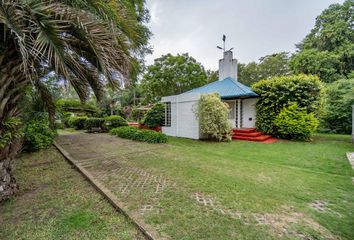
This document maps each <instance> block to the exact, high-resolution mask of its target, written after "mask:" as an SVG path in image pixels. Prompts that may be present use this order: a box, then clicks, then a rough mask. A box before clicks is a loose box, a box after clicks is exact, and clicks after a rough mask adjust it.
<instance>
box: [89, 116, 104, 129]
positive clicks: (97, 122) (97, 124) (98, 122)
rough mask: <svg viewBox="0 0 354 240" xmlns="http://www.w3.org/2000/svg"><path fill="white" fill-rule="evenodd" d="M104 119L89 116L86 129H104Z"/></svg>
mask: <svg viewBox="0 0 354 240" xmlns="http://www.w3.org/2000/svg"><path fill="white" fill-rule="evenodd" d="M104 121H105V120H104V119H103V118H87V119H86V121H85V129H87V130H91V129H92V128H101V129H102V130H103V124H104Z"/></svg>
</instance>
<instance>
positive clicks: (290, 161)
mask: <svg viewBox="0 0 354 240" xmlns="http://www.w3.org/2000/svg"><path fill="white" fill-rule="evenodd" d="M348 151H354V145H353V144H352V143H351V138H350V136H345V135H317V136H316V137H315V138H314V141H313V142H309V143H308V142H289V141H283V142H278V143H274V144H261V143H253V142H244V141H233V142H231V143H214V142H203V141H194V140H188V139H178V138H170V141H169V144H167V145H166V147H164V148H161V149H160V150H158V151H154V152H153V153H151V154H145V155H143V156H142V155H141V154H139V155H131V156H129V159H130V161H131V162H132V163H134V164H136V166H139V167H141V168H148V169H153V171H155V172H157V173H162V174H164V175H165V176H169V177H170V178H172V179H174V181H175V182H176V187H175V188H174V189H171V190H167V191H165V192H164V193H163V196H162V197H161V199H160V203H159V208H160V211H157V212H151V213H149V214H146V215H144V218H145V221H146V222H148V223H149V224H151V225H153V226H155V227H156V228H158V229H159V231H160V232H161V233H163V234H166V235H168V236H170V237H171V238H172V239H278V238H284V239H288V238H290V239H336V238H337V237H339V238H342V239H354V182H353V180H352V177H353V176H354V172H353V170H352V169H351V167H350V165H349V163H348V161H347V159H346V156H345V153H346V152H348ZM198 194H199V195H201V196H204V198H205V199H206V200H207V201H208V200H211V201H213V204H209V205H208V204H207V206H204V205H203V204H200V203H198V201H196V200H195V199H194V197H195V196H196V195H198ZM127 201H130V202H134V201H138V199H134V197H131V198H129V199H127ZM220 209H221V210H220ZM229 211H230V212H232V213H234V214H236V215H237V216H238V217H236V218H235V217H234V216H232V214H223V213H222V212H229Z"/></svg>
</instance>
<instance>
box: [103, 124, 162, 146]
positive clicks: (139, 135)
mask: <svg viewBox="0 0 354 240" xmlns="http://www.w3.org/2000/svg"><path fill="white" fill-rule="evenodd" d="M109 133H110V134H111V135H115V136H118V137H121V138H127V139H132V140H135V141H140V142H148V143H166V142H167V136H166V135H165V134H163V133H160V132H156V131H153V130H140V129H138V128H136V127H131V126H127V127H119V128H114V129H112V130H111V131H110V132H109Z"/></svg>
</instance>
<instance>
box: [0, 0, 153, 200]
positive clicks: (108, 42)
mask: <svg viewBox="0 0 354 240" xmlns="http://www.w3.org/2000/svg"><path fill="white" fill-rule="evenodd" d="M144 3H145V1H144V0H134V1H128V0H119V1H106V0H97V1H92V0H41V1H39V0H1V1H0V93H1V94H0V129H1V130H0V138H2V136H13V137H11V138H8V139H7V140H6V142H3V143H2V144H1V146H0V147H1V148H0V150H1V151H0V179H7V180H6V181H5V182H4V181H2V180H0V188H1V189H4V191H2V192H0V201H1V200H3V199H6V198H8V197H9V196H10V195H11V194H13V192H14V191H15V189H16V182H15V178H14V177H13V175H12V172H11V164H12V160H13V159H14V157H15V156H16V153H17V151H19V150H20V149H21V141H20V139H19V134H17V130H18V129H19V127H20V124H17V123H18V122H19V118H20V117H21V114H22V112H23V111H24V110H25V109H24V108H25V107H24V105H23V104H21V103H22V101H23V99H24V96H25V94H26V89H27V88H28V87H30V86H34V87H35V88H36V89H37V91H38V96H39V97H41V99H42V100H43V102H44V103H45V106H46V109H47V111H48V112H49V113H50V114H49V115H50V116H52V117H51V118H50V120H51V122H52V123H53V120H54V117H53V116H54V110H55V106H54V103H53V101H51V100H52V99H51V95H50V90H49V89H48V87H47V86H46V82H45V81H43V79H45V78H44V76H47V75H48V73H50V72H52V73H54V74H55V75H56V76H58V77H59V78H61V79H63V80H64V81H67V82H69V83H70V85H71V86H72V87H73V88H74V89H75V91H76V93H77V94H78V96H79V97H80V99H81V100H83V101H84V100H85V99H87V98H88V97H89V95H90V92H91V91H93V92H94V94H95V95H96V97H97V99H101V98H102V97H103V96H104V90H105V89H104V88H105V86H106V85H107V84H108V85H110V86H111V87H112V88H115V87H117V86H119V84H120V83H123V82H127V81H129V79H130V76H131V75H134V73H135V72H136V69H138V68H137V66H138V64H137V63H138V61H139V59H140V57H141V56H143V55H144V54H145V53H146V52H147V51H148V39H149V37H150V32H149V30H148V28H146V26H145V25H144V24H145V23H146V21H147V20H148V12H147V10H146V8H145V5H144ZM9 122H13V123H14V124H13V127H11V128H8V129H5V128H4V127H3V126H4V125H6V124H7V125H8V124H9ZM3 129H5V130H4V131H3Z"/></svg>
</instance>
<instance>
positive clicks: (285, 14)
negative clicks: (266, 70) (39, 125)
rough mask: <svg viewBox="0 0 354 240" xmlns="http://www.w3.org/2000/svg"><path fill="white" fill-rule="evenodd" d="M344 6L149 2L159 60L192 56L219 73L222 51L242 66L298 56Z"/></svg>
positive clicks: (287, 1) (303, 1)
mask: <svg viewBox="0 0 354 240" xmlns="http://www.w3.org/2000/svg"><path fill="white" fill-rule="evenodd" d="M333 3H343V0H147V7H148V9H149V11H150V15H151V20H150V22H149V24H148V25H149V28H150V30H151V31H152V33H153V36H152V38H151V40H150V44H151V45H152V47H153V54H152V55H148V56H147V57H146V64H147V65H150V64H152V63H153V60H154V59H155V58H158V57H160V56H161V55H164V54H167V53H172V54H182V53H189V55H190V56H192V57H194V58H195V59H196V60H197V61H198V62H201V63H202V64H203V66H204V67H205V68H206V69H212V70H217V68H218V59H220V58H222V51H221V50H219V49H217V48H216V46H217V45H220V46H222V35H223V34H225V35H226V37H227V39H226V48H231V47H233V48H234V50H233V51H234V58H236V59H237V60H238V61H239V62H242V63H248V62H251V61H258V59H259V58H260V57H262V56H265V55H267V54H273V53H276V52H282V51H287V52H294V51H295V44H296V43H299V42H301V40H302V39H303V38H304V37H305V36H306V35H307V34H308V33H309V32H310V30H311V29H312V27H313V26H314V23H315V19H316V17H317V16H318V15H319V14H321V12H322V11H323V10H324V9H326V8H327V7H328V6H329V5H330V4H333Z"/></svg>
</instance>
